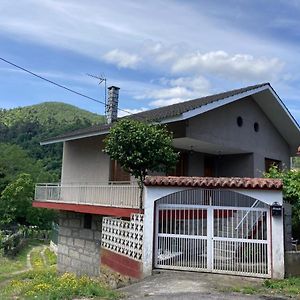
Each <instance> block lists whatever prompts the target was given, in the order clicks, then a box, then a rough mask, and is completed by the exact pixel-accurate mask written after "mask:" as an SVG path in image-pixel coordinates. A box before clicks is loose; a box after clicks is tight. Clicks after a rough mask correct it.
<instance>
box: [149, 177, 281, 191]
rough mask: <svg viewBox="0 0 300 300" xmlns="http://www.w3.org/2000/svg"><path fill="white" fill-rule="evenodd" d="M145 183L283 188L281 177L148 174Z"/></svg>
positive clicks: (152, 184)
mask: <svg viewBox="0 0 300 300" xmlns="http://www.w3.org/2000/svg"><path fill="white" fill-rule="evenodd" d="M144 183H145V185H146V186H186V187H203V188H239V189H264V190H281V189H282V181H281V180H280V179H270V178H239V177H175V176H147V177H146V179H145V182H144Z"/></svg>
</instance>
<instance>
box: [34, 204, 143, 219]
mask: <svg viewBox="0 0 300 300" xmlns="http://www.w3.org/2000/svg"><path fill="white" fill-rule="evenodd" d="M32 206H33V207H38V208H50V209H55V210H63V211H74V212H80V213H86V214H95V215H103V216H114V217H125V218H130V216H131V214H135V213H144V210H140V209H137V208H121V207H111V206H98V205H87V204H72V203H58V202H49V201H33V203H32Z"/></svg>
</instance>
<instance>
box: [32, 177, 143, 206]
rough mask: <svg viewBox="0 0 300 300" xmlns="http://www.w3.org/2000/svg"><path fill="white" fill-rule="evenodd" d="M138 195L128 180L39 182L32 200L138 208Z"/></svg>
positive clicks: (136, 189)
mask: <svg viewBox="0 0 300 300" xmlns="http://www.w3.org/2000/svg"><path fill="white" fill-rule="evenodd" d="M139 196H140V189H139V187H138V186H137V185H136V184H129V183H128V182H126V183H125V182H109V183H107V184H99V185H98V184H97V185H91V184H60V183H58V184H54V183H39V184H37V185H36V188H35V198H34V200H35V201H38V202H49V203H61V204H79V205H93V206H104V207H116V208H131V209H138V208H139Z"/></svg>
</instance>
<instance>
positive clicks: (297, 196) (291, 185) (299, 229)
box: [264, 166, 300, 238]
mask: <svg viewBox="0 0 300 300" xmlns="http://www.w3.org/2000/svg"><path fill="white" fill-rule="evenodd" d="M264 175H265V177H267V178H279V179H281V180H282V182H283V197H284V200H285V201H287V202H288V203H290V204H292V214H293V217H292V221H293V235H294V236H295V237H296V236H297V238H300V170H283V171H280V170H279V169H278V168H277V167H276V166H273V167H271V168H270V170H269V172H267V173H265V174H264Z"/></svg>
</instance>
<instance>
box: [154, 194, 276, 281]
mask: <svg viewBox="0 0 300 300" xmlns="http://www.w3.org/2000/svg"><path fill="white" fill-rule="evenodd" d="M155 217H156V238H155V257H154V260H155V267H156V268H164V269H177V270H192V271H206V272H214V273H228V274H241V275H244V276H256V277H270V276H271V270H270V265H271V264H270V261H271V258H270V244H269V243H270V238H269V228H268V224H270V220H269V218H270V217H269V209H268V207H267V206H265V205H264V204H263V203H261V202H259V201H258V200H255V199H253V198H251V197H247V196H243V195H240V194H238V193H234V192H232V191H224V190H188V191H184V192H178V193H175V195H174V194H172V195H169V196H167V197H164V198H162V199H160V200H158V202H157V204H156V216H155Z"/></svg>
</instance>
